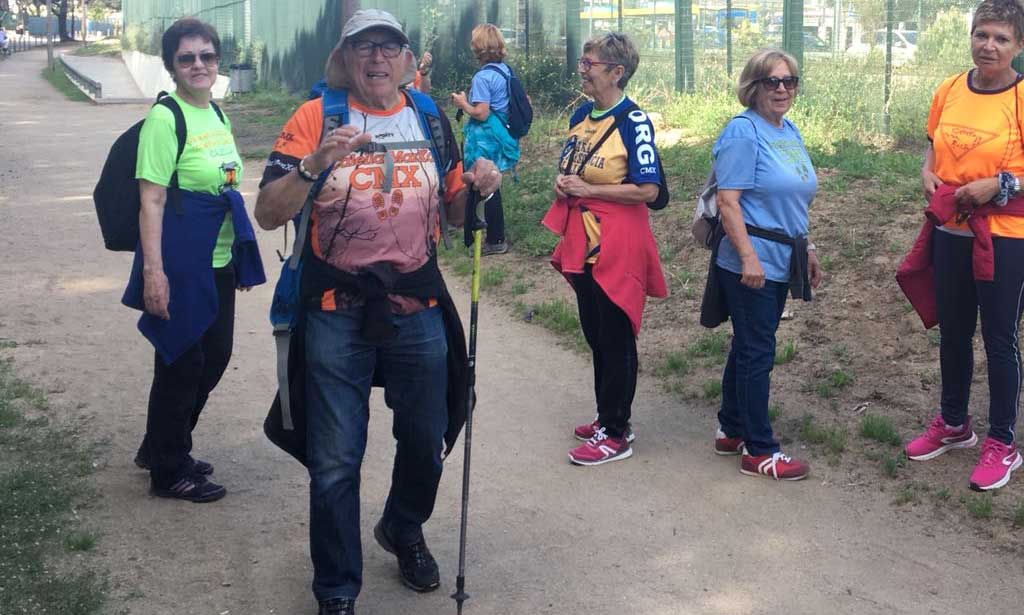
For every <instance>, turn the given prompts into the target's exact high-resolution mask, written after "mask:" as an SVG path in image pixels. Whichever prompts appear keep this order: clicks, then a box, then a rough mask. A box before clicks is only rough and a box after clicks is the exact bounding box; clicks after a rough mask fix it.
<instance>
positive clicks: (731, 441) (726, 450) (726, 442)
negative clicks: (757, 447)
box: [715, 426, 743, 455]
mask: <svg viewBox="0 0 1024 615" xmlns="http://www.w3.org/2000/svg"><path fill="white" fill-rule="evenodd" d="M742 452H743V438H730V437H729V436H727V435H725V432H724V431H722V428H721V426H719V428H718V429H717V430H715V454H716V455H739V454H740V453H742Z"/></svg>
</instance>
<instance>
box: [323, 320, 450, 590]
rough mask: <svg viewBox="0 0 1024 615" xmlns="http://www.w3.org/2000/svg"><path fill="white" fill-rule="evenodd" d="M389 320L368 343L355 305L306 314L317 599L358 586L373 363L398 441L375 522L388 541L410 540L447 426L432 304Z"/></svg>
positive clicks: (442, 352)
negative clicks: (391, 330) (381, 334)
mask: <svg viewBox="0 0 1024 615" xmlns="http://www.w3.org/2000/svg"><path fill="white" fill-rule="evenodd" d="M392 318H393V319H394V323H395V324H396V325H397V326H398V333H397V335H396V337H395V338H394V339H393V340H392V341H390V342H387V343H385V344H382V345H375V344H371V343H368V342H366V341H365V340H364V339H363V337H362V335H361V333H360V327H361V324H362V308H353V309H348V310H339V311H336V312H321V311H311V312H310V313H309V314H308V320H307V326H306V361H307V376H306V378H307V380H306V387H307V388H306V403H307V410H308V427H307V433H308V446H309V476H310V494H309V500H310V502H309V517H310V523H309V541H310V554H311V555H312V558H313V593H314V594H315V595H316V598H317V600H320V601H323V600H328V599H331V598H355V597H356V596H357V595H358V594H359V590H360V587H361V586H362V580H363V558H362V545H361V544H360V533H359V469H360V466H361V464H362V461H363V453H364V452H365V451H366V431H367V422H368V420H369V404H368V402H369V396H370V383H371V382H372V381H373V377H374V371H375V370H380V372H381V373H379V374H378V376H383V377H384V379H385V397H384V399H385V401H386V403H387V405H388V406H389V407H390V408H391V409H392V410H393V411H394V419H393V423H392V434H393V435H394V437H395V440H396V441H397V443H398V445H397V448H396V451H395V466H394V471H393V473H392V476H391V492H390V494H389V495H388V500H387V503H386V504H385V506H384V515H383V519H384V524H385V526H386V528H387V530H388V533H389V535H390V536H391V537H392V538H393V539H394V541H395V542H396V543H397V544H403V545H404V544H412V543H415V542H417V541H418V540H419V539H420V538H421V537H422V536H423V534H422V529H421V527H422V525H423V523H425V522H426V521H427V519H429V518H430V515H431V513H432V512H433V510H434V499H435V497H436V496H437V485H438V483H439V482H440V480H441V452H442V447H443V438H444V432H445V428H446V427H447V424H448V408H447V402H446V392H447V390H448V367H447V363H446V357H447V353H448V347H447V343H446V341H445V335H444V324H443V321H442V319H441V310H440V308H437V307H434V308H430V309H427V310H423V311H421V312H417V313H415V314H412V315H409V316H392Z"/></svg>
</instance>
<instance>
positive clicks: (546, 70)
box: [123, 0, 975, 138]
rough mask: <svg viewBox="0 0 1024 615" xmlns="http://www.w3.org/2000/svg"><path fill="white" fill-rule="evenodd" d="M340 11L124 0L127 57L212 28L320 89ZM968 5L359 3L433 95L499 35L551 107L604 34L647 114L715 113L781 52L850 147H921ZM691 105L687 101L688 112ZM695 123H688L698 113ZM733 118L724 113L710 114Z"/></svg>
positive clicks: (720, 0) (941, 0)
mask: <svg viewBox="0 0 1024 615" xmlns="http://www.w3.org/2000/svg"><path fill="white" fill-rule="evenodd" d="M341 4H342V2H341V1H340V0H289V1H288V2H281V1H278V0H124V2H123V9H124V23H125V30H124V39H125V44H126V46H128V47H134V48H138V49H141V50H149V51H150V52H151V53H158V50H159V37H160V34H161V33H162V32H163V30H164V29H165V28H166V27H168V26H169V25H170V24H171V23H173V22H174V20H176V19H178V18H179V17H181V16H184V15H193V16H196V17H199V18H200V19H203V20H204V21H207V22H209V23H211V24H213V25H214V26H215V27H216V28H217V30H218V32H219V33H220V36H221V39H222V42H223V55H224V57H225V62H224V66H225V68H227V67H228V65H229V64H232V63H242V62H249V63H252V64H254V65H255V66H256V67H257V70H258V72H259V78H260V80H261V81H264V82H270V83H282V84H284V85H285V86H286V87H288V88H289V89H293V90H301V89H304V88H306V87H308V86H309V85H310V84H311V83H313V82H314V81H316V79H318V78H319V77H320V76H321V74H322V71H323V63H324V61H325V59H326V57H327V55H328V53H329V52H330V49H331V48H332V47H333V45H334V44H335V43H336V41H337V39H338V36H339V34H340V30H341V19H342V17H341V10H342V9H341ZM974 5H975V3H974V2H963V1H961V0H953V1H952V2H951V1H950V0H760V1H746V0H696V1H694V2H687V1H686V0H546V1H544V2H540V1H539V0H486V1H482V0H473V1H470V0H363V2H362V3H361V6H362V7H364V8H369V7H376V8H384V9H387V10H390V11H391V12H393V13H394V14H395V15H396V16H397V17H398V18H399V19H400V20H402V21H403V23H404V24H405V26H406V29H407V32H408V33H409V35H410V38H411V39H412V41H413V47H414V49H415V50H416V51H417V53H420V52H422V51H423V50H430V51H431V52H432V53H433V54H434V56H435V58H436V63H435V66H436V69H435V74H434V83H435V86H436V87H437V88H438V91H452V90H456V89H465V88H466V87H467V86H468V83H469V77H470V75H471V74H472V72H473V71H474V70H475V68H476V62H475V60H474V59H473V58H472V56H471V54H470V51H469V36H470V31H471V30H472V28H473V26H475V25H476V24H478V23H483V22H490V23H494V24H496V25H497V26H498V27H499V28H500V29H501V31H502V33H503V34H504V36H505V38H506V41H507V42H508V44H509V47H510V56H509V62H510V63H511V64H512V65H513V66H514V67H516V68H517V70H518V72H519V74H520V77H521V78H522V79H523V81H524V84H525V85H526V87H527V89H528V91H529V92H530V93H531V96H532V97H533V98H534V99H535V100H537V101H539V102H541V103H542V104H547V105H551V106H558V105H565V104H567V103H569V102H570V101H571V100H573V99H574V97H575V95H576V94H578V92H577V90H576V88H577V87H578V79H577V78H576V77H575V75H574V71H575V58H576V57H577V56H578V54H579V50H580V48H581V47H582V44H583V42H584V41H586V40H587V39H589V38H591V37H592V36H596V35H598V34H601V33H604V32H611V31H621V32H625V33H626V34H628V35H629V36H630V37H631V38H632V39H633V40H634V42H635V43H636V45H637V47H638V48H639V50H640V53H641V63H640V68H639V70H638V72H637V75H636V76H635V77H634V80H633V81H632V82H631V84H630V91H631V94H632V95H633V96H634V98H638V99H642V100H643V101H644V102H646V103H647V105H648V106H650V105H652V104H654V105H668V106H672V105H680V104H681V105H684V106H685V107H686V109H691V108H695V107H694V104H696V103H700V102H706V103H710V102H716V101H717V102H720V103H721V105H724V107H723V109H725V107H728V105H729V103H728V101H729V100H731V99H732V90H733V88H734V87H735V81H736V79H737V77H738V75H739V72H740V71H741V70H742V67H743V65H744V63H745V62H746V60H747V58H749V57H750V55H751V54H752V53H753V51H754V50H756V49H758V48H760V47H765V46H774V47H783V48H786V49H787V50H789V51H791V52H792V53H794V55H796V56H797V57H798V58H799V59H800V62H801V73H802V84H801V101H800V105H801V109H802V111H801V112H802V113H804V114H806V115H807V116H809V117H811V118H812V119H815V120H816V121H819V122H821V123H822V124H831V125H832V126H833V127H834V130H836V131H837V132H838V131H842V132H843V134H845V135H846V136H847V137H848V138H857V137H860V136H862V135H865V134H866V135H874V134H878V135H884V134H889V135H893V136H895V137H897V138H914V137H917V138H919V137H920V135H921V133H922V131H923V122H924V120H923V118H924V116H925V114H926V113H927V108H928V105H929V104H930V100H931V94H932V92H933V91H934V89H935V87H936V86H937V85H938V83H939V82H940V81H941V80H942V79H943V78H944V77H946V76H948V75H950V74H953V73H956V72H959V71H962V70H966V69H967V68H969V67H970V54H969V36H968V31H969V27H970V19H971V14H972V10H973V7H974ZM687 99H689V101H690V102H685V101H687ZM695 112H696V111H695ZM731 112H734V110H733V111H730V110H728V109H725V110H723V111H722V112H721V113H719V114H718V115H722V114H728V113H731Z"/></svg>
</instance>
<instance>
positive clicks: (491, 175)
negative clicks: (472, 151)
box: [462, 158, 502, 198]
mask: <svg viewBox="0 0 1024 615" xmlns="http://www.w3.org/2000/svg"><path fill="white" fill-rule="evenodd" d="M501 179H502V176H501V172H500V171H498V167H496V166H494V163H493V162H491V161H490V160H487V159H486V158H477V160H476V162H475V163H473V168H472V169H470V170H469V171H466V172H465V173H463V174H462V181H464V182H466V185H468V186H470V187H471V188H472V189H474V190H476V191H477V192H479V193H480V196H482V197H484V198H487V197H489V196H491V195H492V194H494V193H495V192H497V191H498V189H499V188H501Z"/></svg>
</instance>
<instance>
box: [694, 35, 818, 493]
mask: <svg viewBox="0 0 1024 615" xmlns="http://www.w3.org/2000/svg"><path fill="white" fill-rule="evenodd" d="M798 83H799V77H798V75H797V65H796V60H795V59H793V57H792V56H790V55H789V54H787V53H785V52H783V51H778V50H774V49H766V50H762V51H759V52H757V53H755V54H754V56H753V57H752V58H750V60H749V61H748V62H747V65H746V67H745V68H744V69H743V73H742V74H741V75H740V84H739V88H738V95H739V99H740V103H742V104H743V106H745V107H746V108H747V109H746V111H744V112H743V113H741V114H740V115H737V116H736V117H734V118H733V119H732V120H731V121H730V122H729V123H728V124H727V125H726V127H725V129H724V130H722V134H721V135H720V136H719V137H718V140H717V141H716V142H715V145H714V147H713V148H712V155H713V156H714V160H715V163H714V166H715V176H716V178H717V181H718V194H717V197H716V198H717V203H718V208H719V211H721V218H722V227H723V229H724V231H725V236H724V237H723V238H722V240H721V243H720V244H719V245H718V246H717V248H718V249H717V250H716V257H717V260H716V269H715V274H716V275H717V277H718V281H719V285H720V287H721V290H722V295H723V298H724V300H725V304H726V307H727V309H728V311H729V316H730V320H732V326H733V340H732V348H731V349H730V351H729V360H728V362H727V363H726V366H725V372H724V374H723V375H722V407H721V410H720V411H719V413H718V422H719V428H718V432H717V434H716V436H715V452H716V453H718V454H719V455H739V454H742V458H741V461H740V472H742V473H744V474H751V475H755V476H758V475H760V476H768V477H771V478H774V479H776V480H799V479H801V478H804V477H806V476H807V473H808V472H809V467H808V465H807V463H805V462H803V461H801V460H799V459H793V458H791V457H788V456H786V455H784V454H782V452H781V451H780V449H779V443H778V442H777V441H776V440H775V437H774V435H773V434H772V426H771V422H770V421H769V419H768V392H769V378H770V376H771V371H772V366H773V364H774V360H775V331H776V330H777V329H778V327H779V320H780V318H781V317H782V310H783V308H784V307H785V305H786V295H787V293H789V292H790V291H791V290H792V291H793V294H794V296H799V297H802V298H804V299H805V300H810V297H811V292H810V288H807V285H808V284H809V286H810V287H817V286H818V283H819V282H820V281H821V275H822V272H821V266H820V265H819V264H818V257H817V252H816V251H815V249H814V244H812V243H808V242H807V209H808V207H809V206H810V204H811V201H813V200H814V195H815V193H816V192H817V189H818V180H817V178H816V176H815V174H814V168H813V167H812V166H811V160H810V158H809V157H808V155H807V150H806V149H804V143H803V139H802V138H801V137H800V131H798V130H797V129H796V126H794V125H793V123H792V122H790V121H789V120H787V119H785V117H784V116H785V115H786V112H787V111H789V109H790V107H791V106H792V105H793V99H794V98H795V97H796V94H797V85H798Z"/></svg>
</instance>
